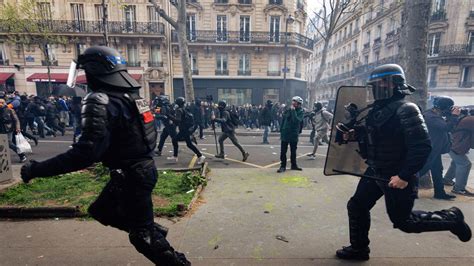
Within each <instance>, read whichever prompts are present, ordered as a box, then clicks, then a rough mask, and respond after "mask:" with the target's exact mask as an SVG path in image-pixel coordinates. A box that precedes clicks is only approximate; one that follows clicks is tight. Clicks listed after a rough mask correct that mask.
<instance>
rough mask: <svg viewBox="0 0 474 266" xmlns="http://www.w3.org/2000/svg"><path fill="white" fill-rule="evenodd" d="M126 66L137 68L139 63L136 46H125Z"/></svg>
mask: <svg viewBox="0 0 474 266" xmlns="http://www.w3.org/2000/svg"><path fill="white" fill-rule="evenodd" d="M127 56H128V62H127V65H128V66H130V67H139V66H140V61H139V59H138V48H137V45H136V44H127Z"/></svg>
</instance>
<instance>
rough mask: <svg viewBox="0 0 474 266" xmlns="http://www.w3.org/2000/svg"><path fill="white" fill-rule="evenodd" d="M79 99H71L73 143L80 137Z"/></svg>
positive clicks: (80, 99)
mask: <svg viewBox="0 0 474 266" xmlns="http://www.w3.org/2000/svg"><path fill="white" fill-rule="evenodd" d="M81 101H82V98H81V97H73V98H72V101H71V104H70V106H71V108H70V111H71V116H70V117H71V120H72V121H73V128H74V137H73V143H76V142H77V139H78V138H79V136H80V135H81Z"/></svg>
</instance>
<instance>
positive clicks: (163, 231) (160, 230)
mask: <svg viewBox="0 0 474 266" xmlns="http://www.w3.org/2000/svg"><path fill="white" fill-rule="evenodd" d="M153 227H155V230H156V231H158V233H160V234H162V235H163V236H164V237H165V238H166V236H167V235H168V228H167V227H164V226H162V225H161V224H159V223H154V224H153Z"/></svg>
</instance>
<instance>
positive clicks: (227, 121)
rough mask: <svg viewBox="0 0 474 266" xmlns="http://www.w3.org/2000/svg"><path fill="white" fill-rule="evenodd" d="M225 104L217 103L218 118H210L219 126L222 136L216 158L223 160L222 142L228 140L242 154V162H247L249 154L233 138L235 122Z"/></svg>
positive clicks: (223, 102)
mask: <svg viewBox="0 0 474 266" xmlns="http://www.w3.org/2000/svg"><path fill="white" fill-rule="evenodd" d="M226 106H227V103H226V102H225V101H219V103H218V105H217V109H218V116H216V115H213V116H211V120H212V121H213V122H217V123H219V124H220V126H221V129H222V135H220V136H219V148H220V150H219V154H216V156H215V157H216V158H220V159H224V158H225V152H224V141H225V140H226V139H227V138H229V139H230V141H232V143H233V144H234V145H235V147H237V149H239V150H240V152H241V153H242V161H244V162H245V161H247V159H248V157H249V155H250V154H249V153H248V152H246V151H245V150H244V148H243V147H242V146H241V145H240V143H239V140H238V139H237V137H236V136H235V127H236V126H237V125H236V124H235V121H232V118H231V115H230V112H229V111H228V110H226Z"/></svg>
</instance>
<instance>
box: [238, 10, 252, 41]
mask: <svg viewBox="0 0 474 266" xmlns="http://www.w3.org/2000/svg"><path fill="white" fill-rule="evenodd" d="M239 40H240V41H241V42H250V16H240V39H239Z"/></svg>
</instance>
